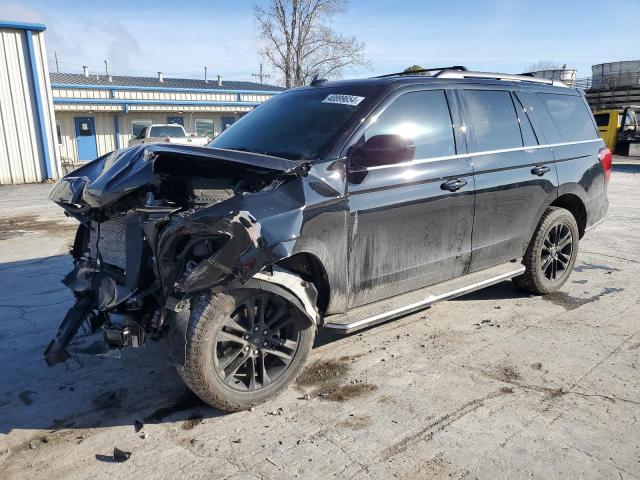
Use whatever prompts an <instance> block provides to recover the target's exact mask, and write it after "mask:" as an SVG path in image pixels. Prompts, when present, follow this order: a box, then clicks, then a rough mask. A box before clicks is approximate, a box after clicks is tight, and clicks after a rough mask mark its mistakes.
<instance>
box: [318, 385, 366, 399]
mask: <svg viewBox="0 0 640 480" xmlns="http://www.w3.org/2000/svg"><path fill="white" fill-rule="evenodd" d="M377 389H378V387H377V386H376V385H371V384H370V383H351V384H347V385H339V386H337V387H335V388H332V389H330V391H329V392H327V393H326V394H325V395H323V396H324V398H326V399H327V400H331V401H332V402H346V401H347V400H351V399H352V398H357V397H361V396H363V395H366V394H368V393H371V392H375V391H376V390H377Z"/></svg>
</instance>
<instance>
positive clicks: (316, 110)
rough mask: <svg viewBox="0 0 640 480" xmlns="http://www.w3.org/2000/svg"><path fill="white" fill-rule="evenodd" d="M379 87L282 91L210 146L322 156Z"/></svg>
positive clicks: (297, 156) (294, 157)
mask: <svg viewBox="0 0 640 480" xmlns="http://www.w3.org/2000/svg"><path fill="white" fill-rule="evenodd" d="M375 91H376V90H375V89H374V88H373V87H364V88H363V87H360V88H344V87H343V88H313V89H304V90H294V91H290V92H285V93H281V94H278V95H275V96H274V97H272V98H271V99H269V100H268V101H266V102H265V103H263V104H262V105H260V106H259V107H258V108H256V109H255V110H253V111H252V112H250V113H249V114H247V115H246V116H244V117H243V118H242V119H241V120H240V121H238V122H236V123H235V124H233V125H232V126H231V127H229V128H228V129H227V130H225V131H224V132H223V133H221V134H220V135H219V136H218V137H216V138H215V139H214V140H213V141H212V142H211V143H210V144H209V146H210V147H214V148H225V149H228V150H240V151H246V152H254V153H262V154H265V155H271V156H274V157H281V158H287V159H290V160H302V159H306V160H312V159H315V158H318V157H319V156H320V155H322V153H323V152H324V151H325V149H326V148H328V147H329V146H330V145H331V143H332V142H333V141H334V139H335V138H336V136H337V135H339V134H340V133H341V132H342V131H343V129H344V128H345V126H346V125H347V123H348V122H349V121H350V120H351V119H352V118H354V116H355V115H356V113H357V112H359V111H361V110H362V109H363V107H364V105H365V104H368V103H369V101H370V100H371V98H372V97H373V96H374V94H375Z"/></svg>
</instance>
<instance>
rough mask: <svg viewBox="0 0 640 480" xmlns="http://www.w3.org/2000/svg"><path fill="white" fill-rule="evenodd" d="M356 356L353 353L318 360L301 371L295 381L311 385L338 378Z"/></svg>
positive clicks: (302, 384)
mask: <svg viewBox="0 0 640 480" xmlns="http://www.w3.org/2000/svg"><path fill="white" fill-rule="evenodd" d="M356 358H358V357H357V356H355V355H354V356H348V357H340V358H335V359H334V358H332V359H329V360H318V361H316V362H314V363H312V364H311V365H309V366H308V367H306V368H305V369H304V370H303V371H302V373H301V374H300V375H299V376H298V379H297V380H296V383H297V384H298V385H299V386H301V387H313V386H316V385H321V384H323V383H328V382H331V381H335V380H339V379H341V378H342V377H344V376H345V375H346V373H347V372H348V371H349V367H350V365H351V363H352V362H353V361H354V360H355V359H356Z"/></svg>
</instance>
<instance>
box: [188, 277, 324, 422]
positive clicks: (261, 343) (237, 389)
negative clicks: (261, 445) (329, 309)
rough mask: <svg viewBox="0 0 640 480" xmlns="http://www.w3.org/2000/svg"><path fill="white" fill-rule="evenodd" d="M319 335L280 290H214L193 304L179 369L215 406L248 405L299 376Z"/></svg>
mask: <svg viewBox="0 0 640 480" xmlns="http://www.w3.org/2000/svg"><path fill="white" fill-rule="evenodd" d="M283 312H285V313H283ZM270 322H272V323H271V324H270ZM282 324H284V325H283V326H281V325H282ZM256 327H258V330H254V328H256ZM265 332H267V333H265ZM314 337H315V325H314V324H313V322H311V321H310V320H309V319H308V318H307V317H306V316H304V315H303V314H302V313H301V312H300V311H299V310H298V309H297V308H296V307H295V306H293V305H292V304H290V303H289V302H287V301H286V300H284V299H283V298H282V297H279V296H277V295H275V294H272V293H267V292H264V291H259V290H251V289H241V290H234V291H230V292H224V293H211V294H209V295H208V296H206V297H202V298H200V299H199V300H197V301H196V302H194V304H193V307H192V310H191V316H190V319H189V327H188V329H187V335H186V341H187V344H186V354H185V364H184V365H180V366H178V373H179V374H180V376H181V377H182V380H183V381H184V383H185V384H186V385H187V386H188V387H189V388H190V389H191V390H192V391H193V392H194V393H195V394H196V395H198V396H199V397H200V398H201V399H202V400H204V401H205V402H206V403H208V404H209V405H211V406H212V407H216V408H219V409H221V410H225V411H239V410H247V409H249V408H251V407H252V406H254V405H257V404H259V403H261V402H264V401H266V400H268V399H271V398H274V397H275V396H276V395H277V394H278V393H280V392H282V391H283V390H284V389H285V388H286V387H287V386H288V385H289V384H290V383H291V382H293V381H294V380H295V378H296V377H297V376H298V374H299V373H300V370H301V369H302V367H303V366H304V363H305V361H306V359H307V356H308V355H309V352H310V351H311V347H312V346H313V340H314ZM294 344H295V345H294ZM247 347H248V348H247ZM285 357H289V358H290V360H287V359H286V358H285ZM227 362H230V363H227ZM225 364H226V365H227V366H226V367H225ZM285 364H286V365H285ZM238 365H239V366H238ZM252 365H253V366H252ZM234 369H235V372H234V373H233V374H232V373H231V372H232V371H233V370H234ZM252 369H253V370H252ZM265 372H266V373H265Z"/></svg>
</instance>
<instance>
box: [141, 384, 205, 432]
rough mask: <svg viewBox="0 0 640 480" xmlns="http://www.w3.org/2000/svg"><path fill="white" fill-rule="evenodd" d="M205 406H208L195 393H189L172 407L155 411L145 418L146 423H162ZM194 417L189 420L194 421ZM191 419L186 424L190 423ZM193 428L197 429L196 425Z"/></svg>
mask: <svg viewBox="0 0 640 480" xmlns="http://www.w3.org/2000/svg"><path fill="white" fill-rule="evenodd" d="M203 406H206V404H205V403H204V402H203V401H202V400H201V399H200V398H199V397H198V396H197V395H196V394H195V393H192V392H187V393H185V394H184V395H182V396H181V397H179V398H178V399H177V400H176V401H175V402H173V403H172V404H171V405H168V406H166V407H160V408H158V409H156V410H154V411H153V412H152V413H151V414H149V415H147V416H146V417H144V423H160V422H161V421H162V420H164V419H165V418H167V417H169V416H171V415H173V414H175V413H179V412H184V411H186V410H191V409H195V408H200V407H203ZM194 415H195V414H194ZM192 417H193V416H192ZM192 417H189V419H192ZM189 419H188V420H187V421H186V422H189ZM186 422H185V423H186ZM193 427H195V425H193V426H192V427H191V428H193ZM183 428H184V427H183ZM185 430H189V428H186V429H185Z"/></svg>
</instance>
